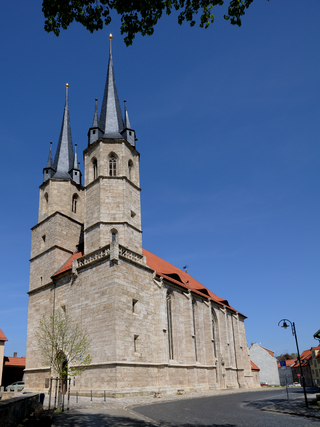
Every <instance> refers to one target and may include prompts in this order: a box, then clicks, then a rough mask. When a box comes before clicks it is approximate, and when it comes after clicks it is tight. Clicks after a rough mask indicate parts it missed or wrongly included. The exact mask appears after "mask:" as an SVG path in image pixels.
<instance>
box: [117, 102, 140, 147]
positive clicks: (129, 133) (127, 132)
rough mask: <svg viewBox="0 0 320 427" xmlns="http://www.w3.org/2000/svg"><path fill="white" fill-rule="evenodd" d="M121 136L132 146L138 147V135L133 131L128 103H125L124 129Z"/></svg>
mask: <svg viewBox="0 0 320 427" xmlns="http://www.w3.org/2000/svg"><path fill="white" fill-rule="evenodd" d="M121 135H122V136H124V137H125V139H126V140H127V141H128V142H129V144H130V145H132V146H133V147H135V145H136V140H137V139H136V135H135V131H134V130H133V129H131V126H130V121H129V114H128V110H127V101H124V129H123V131H122V132H121Z"/></svg>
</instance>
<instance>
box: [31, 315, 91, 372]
mask: <svg viewBox="0 0 320 427" xmlns="http://www.w3.org/2000/svg"><path fill="white" fill-rule="evenodd" d="M36 337H37V340H38V348H39V350H40V353H41V355H42V357H43V361H44V363H45V364H46V365H50V366H51V370H52V373H53V374H54V375H58V376H61V375H66V376H69V377H70V376H75V375H78V374H79V373H81V372H82V371H83V370H85V369H86V367H87V366H88V365H89V364H90V363H91V358H90V354H89V348H90V341H89V338H88V333H87V331H86V330H85V329H84V328H83V327H82V326H80V325H79V324H78V323H76V322H74V321H72V320H71V319H70V318H69V316H68V315H67V313H66V312H65V311H64V310H63V309H58V310H57V311H56V312H55V313H54V315H52V316H49V317H48V316H43V317H42V319H41V320H40V323H39V328H38V330H37V332H36Z"/></svg>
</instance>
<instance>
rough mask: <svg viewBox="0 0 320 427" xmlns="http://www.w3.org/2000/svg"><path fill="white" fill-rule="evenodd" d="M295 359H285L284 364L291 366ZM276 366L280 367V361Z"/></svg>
mask: <svg viewBox="0 0 320 427" xmlns="http://www.w3.org/2000/svg"><path fill="white" fill-rule="evenodd" d="M296 360H297V359H289V360H285V361H284V362H286V366H291V365H293V364H294V363H295V362H296ZM278 368H280V362H279V363H278Z"/></svg>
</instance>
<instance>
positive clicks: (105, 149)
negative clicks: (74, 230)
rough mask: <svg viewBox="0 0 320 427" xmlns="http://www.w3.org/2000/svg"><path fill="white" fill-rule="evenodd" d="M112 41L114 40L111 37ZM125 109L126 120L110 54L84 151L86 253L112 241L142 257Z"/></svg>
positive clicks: (135, 163) (135, 169) (135, 168)
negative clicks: (103, 85) (101, 97)
mask: <svg viewBox="0 0 320 427" xmlns="http://www.w3.org/2000/svg"><path fill="white" fill-rule="evenodd" d="M110 37H111V36H110ZM135 140H136V138H135V132H134V130H132V129H131V127H130V123H129V116H128V111H127V108H126V106H125V120H123V118H122V113H121V107H120V103H119V98H118V93H117V88H116V82H115V77H114V70H113V61H112V51H111V39H110V56H109V65H108V72H107V79H106V84H105V90H104V96H103V100H102V106H101V113H100V120H98V112H97V101H96V106H95V113H94V119H93V124H92V127H91V128H90V129H89V133H88V147H87V149H86V150H85V151H84V164H85V192H86V207H85V213H84V252H85V254H87V253H89V252H92V251H94V250H96V249H99V248H102V247H104V246H106V245H108V244H109V243H110V242H112V241H116V242H118V243H119V244H120V245H122V246H124V247H126V248H129V249H131V250H133V251H135V252H138V253H140V254H141V253H142V239H141V234H142V231H141V210H140V191H141V190H140V186H139V185H140V183H139V153H138V152H137V150H136V149H135Z"/></svg>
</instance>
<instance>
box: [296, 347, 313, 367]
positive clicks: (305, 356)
mask: <svg viewBox="0 0 320 427" xmlns="http://www.w3.org/2000/svg"><path fill="white" fill-rule="evenodd" d="M311 358H312V353H311V350H305V351H303V352H302V353H301V355H300V360H301V362H302V363H301V366H307V365H308V364H309V360H310V359H311ZM304 360H305V361H304ZM299 365H300V364H299V362H298V360H297V362H296V363H295V365H294V368H297V367H298V366H299Z"/></svg>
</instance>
